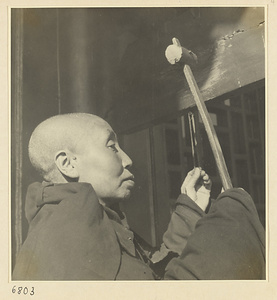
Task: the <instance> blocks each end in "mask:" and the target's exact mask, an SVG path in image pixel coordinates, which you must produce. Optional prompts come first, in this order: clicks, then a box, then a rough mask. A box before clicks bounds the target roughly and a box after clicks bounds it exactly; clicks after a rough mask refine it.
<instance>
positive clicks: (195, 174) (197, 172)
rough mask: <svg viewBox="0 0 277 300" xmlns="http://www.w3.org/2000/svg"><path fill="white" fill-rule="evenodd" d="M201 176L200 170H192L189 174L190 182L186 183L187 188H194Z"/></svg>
mask: <svg viewBox="0 0 277 300" xmlns="http://www.w3.org/2000/svg"><path fill="white" fill-rule="evenodd" d="M200 175H201V169H200V168H194V169H193V172H192V173H191V177H190V180H189V182H188V186H187V188H189V187H190V188H195V185H196V182H197V181H198V179H199V178H200Z"/></svg>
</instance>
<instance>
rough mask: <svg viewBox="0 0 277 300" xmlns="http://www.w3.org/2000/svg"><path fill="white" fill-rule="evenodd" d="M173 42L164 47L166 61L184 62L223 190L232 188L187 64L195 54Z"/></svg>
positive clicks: (193, 63) (194, 60) (193, 60)
mask: <svg viewBox="0 0 277 300" xmlns="http://www.w3.org/2000/svg"><path fill="white" fill-rule="evenodd" d="M172 42H173V44H172V45H169V46H168V47H167V48H166V51H165V56H166V58H167V60H168V62H169V63H170V64H172V65H174V64H177V63H179V64H182V63H183V64H184V69H183V72H184V74H185V77H186V80H187V82H188V85H189V88H190V90H191V93H192V95H193V98H194V101H195V104H196V106H197V108H198V110H199V113H200V116H201V118H202V121H203V124H204V127H205V130H206V132H207V136H208V139H209V142H210V145H211V148H212V151H213V155H214V158H215V162H216V165H217V169H218V172H219V176H220V179H221V182H222V186H223V189H224V190H227V189H230V188H232V187H233V186H232V182H231V179H230V175H229V173H228V170H227V166H226V163H225V159H224V156H223V153H222V150H221V147H220V144H219V141H218V138H217V134H216V132H215V129H214V126H213V123H212V120H211V117H210V115H209V113H208V111H207V108H206V105H205V103H204V100H203V97H202V95H201V93H200V90H199V88H198V85H197V83H196V81H195V78H194V76H193V73H192V71H191V68H190V66H189V65H195V64H196V63H197V56H196V55H195V54H194V53H193V52H192V51H190V50H187V49H186V48H184V47H182V46H181V44H180V42H179V40H178V39H176V38H173V39H172Z"/></svg>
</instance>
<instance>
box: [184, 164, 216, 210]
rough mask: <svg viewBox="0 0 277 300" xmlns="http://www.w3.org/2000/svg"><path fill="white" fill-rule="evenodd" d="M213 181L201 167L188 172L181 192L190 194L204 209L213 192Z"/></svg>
mask: <svg viewBox="0 0 277 300" xmlns="http://www.w3.org/2000/svg"><path fill="white" fill-rule="evenodd" d="M211 187H212V182H211V180H210V177H209V175H208V174H207V173H206V172H205V171H204V170H202V169H201V168H198V167H197V168H194V169H193V170H191V171H190V172H188V175H187V177H186V178H185V180H184V182H183V184H182V186H181V193H182V194H186V195H188V196H189V197H190V198H191V199H192V200H193V201H194V202H195V203H196V204H197V205H198V206H199V207H200V208H201V209H202V210H203V211H205V210H206V208H207V206H208V204H209V199H210V193H211Z"/></svg>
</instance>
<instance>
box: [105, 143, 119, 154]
mask: <svg viewBox="0 0 277 300" xmlns="http://www.w3.org/2000/svg"><path fill="white" fill-rule="evenodd" d="M107 147H108V148H110V149H111V150H112V151H113V152H115V153H116V152H118V150H117V148H116V144H115V143H113V142H109V143H108V144H107Z"/></svg>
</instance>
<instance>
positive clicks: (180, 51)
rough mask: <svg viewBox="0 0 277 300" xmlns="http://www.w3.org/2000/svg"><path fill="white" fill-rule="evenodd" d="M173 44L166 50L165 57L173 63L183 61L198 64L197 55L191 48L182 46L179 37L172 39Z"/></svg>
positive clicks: (191, 64) (188, 63)
mask: <svg viewBox="0 0 277 300" xmlns="http://www.w3.org/2000/svg"><path fill="white" fill-rule="evenodd" d="M172 43H173V44H172V45H169V46H168V47H167V48H166V50H165V57H166V59H167V60H168V62H169V63H170V64H172V65H175V64H176V63H179V62H180V63H183V64H186V65H190V66H193V65H195V64H197V56H196V55H195V54H194V53H193V52H192V51H190V50H188V49H186V48H184V47H182V46H181V44H180V42H179V40H178V39H176V38H173V39H172Z"/></svg>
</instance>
